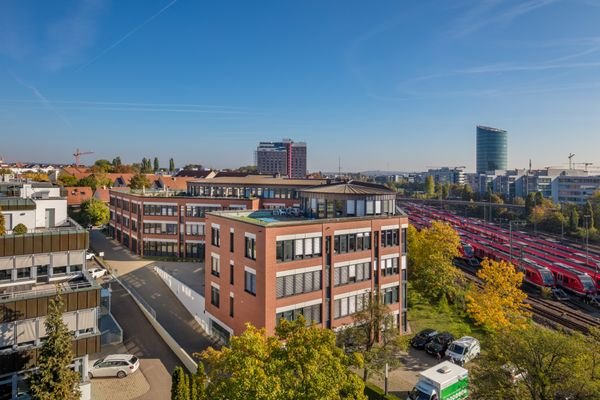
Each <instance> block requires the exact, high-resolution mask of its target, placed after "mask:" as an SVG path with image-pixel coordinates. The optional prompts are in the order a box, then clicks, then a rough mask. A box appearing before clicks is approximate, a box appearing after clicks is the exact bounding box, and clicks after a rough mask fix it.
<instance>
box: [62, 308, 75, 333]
mask: <svg viewBox="0 0 600 400" xmlns="http://www.w3.org/2000/svg"><path fill="white" fill-rule="evenodd" d="M63 322H64V323H65V324H66V325H67V329H68V330H69V332H75V331H76V330H77V313H76V312H68V313H64V314H63Z"/></svg>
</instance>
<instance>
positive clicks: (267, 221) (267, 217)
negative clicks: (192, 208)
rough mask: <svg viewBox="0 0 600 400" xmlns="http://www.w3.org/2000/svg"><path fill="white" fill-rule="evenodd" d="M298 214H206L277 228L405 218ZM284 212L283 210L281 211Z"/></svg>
mask: <svg viewBox="0 0 600 400" xmlns="http://www.w3.org/2000/svg"><path fill="white" fill-rule="evenodd" d="M293 210H298V211H297V212H298V214H295V212H296V211H292V212H291V213H290V214H288V213H285V214H281V212H282V211H280V210H257V211H251V210H244V211H213V212H208V213H207V214H209V215H216V216H219V217H225V218H228V219H232V220H236V221H240V222H246V223H249V224H254V225H258V226H264V227H267V226H268V227H277V226H290V225H310V224H316V223H318V224H323V223H331V222H346V221H363V220H371V219H386V218H392V217H403V216H406V214H404V213H398V212H397V213H396V214H395V215H393V214H382V215H365V216H344V217H338V218H312V217H307V216H304V215H303V213H302V212H301V211H300V210H299V209H293ZM283 212H285V210H283Z"/></svg>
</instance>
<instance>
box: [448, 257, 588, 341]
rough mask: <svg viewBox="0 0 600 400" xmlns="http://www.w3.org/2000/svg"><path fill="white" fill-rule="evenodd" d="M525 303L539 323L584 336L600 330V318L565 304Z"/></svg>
mask: <svg viewBox="0 0 600 400" xmlns="http://www.w3.org/2000/svg"><path fill="white" fill-rule="evenodd" d="M457 266H458V267H459V268H460V269H461V271H462V272H463V275H464V276H465V278H467V279H468V280H470V281H472V282H474V283H475V284H476V285H479V286H480V285H481V280H480V279H479V278H477V276H476V275H475V272H474V271H472V270H471V269H469V268H464V267H462V266H461V265H460V264H457ZM525 303H526V304H529V306H530V307H531V308H530V311H531V313H532V317H533V320H534V321H536V322H538V323H543V324H549V325H551V326H553V327H555V328H557V327H562V328H567V329H570V330H573V331H577V332H581V333H584V334H587V333H589V330H590V328H591V327H598V328H600V319H599V318H596V317H593V316H591V315H586V314H584V313H581V312H578V311H576V310H573V309H572V308H571V307H569V306H567V305H565V304H562V303H555V302H554V301H552V300H546V299H541V298H538V297H533V296H529V297H527V299H526V300H525Z"/></svg>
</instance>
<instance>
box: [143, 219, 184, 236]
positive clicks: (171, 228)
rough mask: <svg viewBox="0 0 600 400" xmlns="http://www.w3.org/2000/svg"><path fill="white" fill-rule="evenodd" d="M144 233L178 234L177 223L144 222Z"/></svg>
mask: <svg viewBox="0 0 600 400" xmlns="http://www.w3.org/2000/svg"><path fill="white" fill-rule="evenodd" d="M144 233H153V234H161V235H177V224H171V223H166V222H162V223H154V222H144Z"/></svg>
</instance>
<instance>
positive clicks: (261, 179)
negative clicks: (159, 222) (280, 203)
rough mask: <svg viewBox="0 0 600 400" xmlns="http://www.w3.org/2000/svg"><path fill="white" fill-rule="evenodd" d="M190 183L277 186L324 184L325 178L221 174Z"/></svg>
mask: <svg viewBox="0 0 600 400" xmlns="http://www.w3.org/2000/svg"><path fill="white" fill-rule="evenodd" d="M189 183H191V184H196V183H197V184H202V185H218V184H227V185H278V186H309V187H310V186H319V185H325V184H326V183H327V179H289V178H277V177H275V178H274V177H273V176H272V175H248V176H222V177H215V178H210V179H203V180H197V181H190V182H189Z"/></svg>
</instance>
